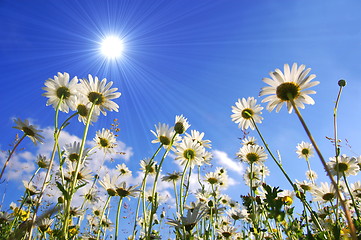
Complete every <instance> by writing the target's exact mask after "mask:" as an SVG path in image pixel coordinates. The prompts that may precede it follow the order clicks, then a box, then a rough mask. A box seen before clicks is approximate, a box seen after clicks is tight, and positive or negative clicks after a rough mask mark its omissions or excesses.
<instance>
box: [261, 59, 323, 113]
mask: <svg viewBox="0 0 361 240" xmlns="http://www.w3.org/2000/svg"><path fill="white" fill-rule="evenodd" d="M305 68H306V67H305V65H301V66H299V67H298V66H297V63H294V64H293V65H292V69H290V67H289V65H288V64H285V65H284V72H283V73H282V71H281V70H280V69H276V70H275V71H274V72H271V73H270V76H271V78H272V79H271V78H263V81H264V82H265V83H267V84H268V85H270V86H267V87H263V88H262V90H261V92H260V96H264V95H270V96H267V97H265V98H264V99H263V100H262V102H268V105H267V110H268V111H270V112H271V111H273V110H274V109H276V112H279V111H280V109H281V108H282V106H283V104H284V103H285V104H286V105H287V109H288V112H289V113H291V112H292V104H291V102H290V100H291V99H292V100H293V101H294V102H295V105H296V106H297V107H299V108H302V109H303V108H305V105H304V104H311V105H313V104H314V103H315V101H314V100H313V99H312V98H311V97H310V96H309V94H315V93H316V92H315V91H313V90H306V89H308V88H310V87H313V86H316V85H317V84H319V82H318V81H313V82H311V81H312V80H313V79H314V78H315V77H316V75H315V74H311V75H308V74H309V72H310V71H311V69H310V68H308V69H306V70H305ZM290 98H291V99H290Z"/></svg>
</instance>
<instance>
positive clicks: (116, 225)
mask: <svg viewBox="0 0 361 240" xmlns="http://www.w3.org/2000/svg"><path fill="white" fill-rule="evenodd" d="M122 202H123V197H120V199H119V202H118V209H117V216H116V219H115V237H114V239H115V240H118V232H119V217H120V209H121V207H122Z"/></svg>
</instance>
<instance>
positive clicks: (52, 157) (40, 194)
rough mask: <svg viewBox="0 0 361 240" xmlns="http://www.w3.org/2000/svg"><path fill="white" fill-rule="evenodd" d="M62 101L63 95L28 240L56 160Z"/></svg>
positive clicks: (57, 109)
mask: <svg viewBox="0 0 361 240" xmlns="http://www.w3.org/2000/svg"><path fill="white" fill-rule="evenodd" d="M62 101H63V95H62V96H61V97H60V100H59V102H58V105H57V106H56V109H55V118H54V124H55V126H54V146H53V150H52V151H51V157H50V162H49V167H48V171H46V174H45V178H44V181H43V185H42V187H41V190H40V193H39V197H38V200H37V201H36V206H35V210H34V214H33V219H32V222H31V226H30V230H29V237H28V240H31V237H32V233H33V227H34V225H35V222H36V216H37V212H38V210H39V207H40V203H41V200H42V198H43V194H44V192H45V188H46V186H47V183H48V181H49V179H48V178H49V175H50V172H51V169H52V167H53V162H54V158H55V152H56V147H57V145H58V140H59V135H60V131H58V118H59V108H60V104H61V102H62Z"/></svg>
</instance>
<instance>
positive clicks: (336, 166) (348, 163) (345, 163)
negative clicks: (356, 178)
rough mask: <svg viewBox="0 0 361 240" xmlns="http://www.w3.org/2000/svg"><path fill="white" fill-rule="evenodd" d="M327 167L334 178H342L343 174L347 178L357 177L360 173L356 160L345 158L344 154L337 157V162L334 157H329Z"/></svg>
mask: <svg viewBox="0 0 361 240" xmlns="http://www.w3.org/2000/svg"><path fill="white" fill-rule="evenodd" d="M327 166H328V168H329V169H330V172H331V174H332V175H334V176H335V175H338V176H343V174H345V176H346V177H347V176H349V175H357V173H358V172H359V171H360V167H359V165H358V164H357V160H356V158H354V157H352V158H350V157H347V156H346V155H345V154H343V155H341V156H339V157H338V158H337V161H336V158H335V157H331V158H330V161H329V162H328V163H327Z"/></svg>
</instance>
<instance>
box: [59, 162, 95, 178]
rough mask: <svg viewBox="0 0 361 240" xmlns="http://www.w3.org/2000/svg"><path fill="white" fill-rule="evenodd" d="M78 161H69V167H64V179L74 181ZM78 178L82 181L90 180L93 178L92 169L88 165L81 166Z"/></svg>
mask: <svg viewBox="0 0 361 240" xmlns="http://www.w3.org/2000/svg"><path fill="white" fill-rule="evenodd" d="M76 166H77V162H67V168H66V169H64V179H65V180H66V181H69V182H70V181H73V179H74V175H75V169H76ZM76 179H77V180H78V181H81V182H88V181H90V180H92V179H93V175H92V171H91V169H90V168H88V167H86V166H80V167H79V171H78V175H77V176H76Z"/></svg>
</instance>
